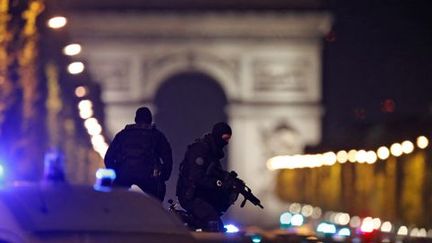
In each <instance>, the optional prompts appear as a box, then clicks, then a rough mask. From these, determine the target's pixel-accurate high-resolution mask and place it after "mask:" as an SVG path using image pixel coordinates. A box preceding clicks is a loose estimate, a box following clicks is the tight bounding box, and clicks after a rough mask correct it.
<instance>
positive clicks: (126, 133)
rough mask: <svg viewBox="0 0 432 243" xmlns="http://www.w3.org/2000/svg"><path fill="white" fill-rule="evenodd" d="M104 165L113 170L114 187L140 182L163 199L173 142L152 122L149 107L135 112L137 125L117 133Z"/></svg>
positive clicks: (170, 168)
mask: <svg viewBox="0 0 432 243" xmlns="http://www.w3.org/2000/svg"><path fill="white" fill-rule="evenodd" d="M104 162H105V166H106V167H107V168H111V169H114V170H115V172H116V179H115V180H114V182H113V184H114V186H121V187H127V188H129V187H130V186H132V185H133V184H135V185H137V186H138V187H139V188H140V189H141V190H143V191H144V192H146V193H148V194H150V195H152V196H154V197H156V198H157V199H159V200H160V201H163V200H164V197H165V192H166V185H165V182H166V181H167V180H168V179H169V178H170V175H171V170H172V164H173V161H172V151H171V145H170V143H169V142H168V140H167V138H166V137H165V135H164V134H163V133H162V132H161V131H159V130H158V129H157V128H156V126H155V125H154V124H152V114H151V112H150V110H149V109H148V108H147V107H140V108H139V109H138V110H137V111H136V115H135V124H128V125H126V127H125V128H124V129H123V130H122V131H120V132H119V133H117V134H116V136H115V137H114V140H113V141H112V143H111V144H110V146H109V148H108V151H107V153H106V155H105V159H104Z"/></svg>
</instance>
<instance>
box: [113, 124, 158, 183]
mask: <svg viewBox="0 0 432 243" xmlns="http://www.w3.org/2000/svg"><path fill="white" fill-rule="evenodd" d="M120 161H121V162H120V167H119V174H120V176H127V177H129V178H131V179H137V180H142V179H149V178H152V177H154V176H155V175H154V171H155V169H156V168H159V167H160V162H159V159H158V157H157V155H156V134H155V131H154V129H151V128H150V129H148V128H140V127H132V128H126V129H125V131H124V134H123V136H122V141H121V145H120Z"/></svg>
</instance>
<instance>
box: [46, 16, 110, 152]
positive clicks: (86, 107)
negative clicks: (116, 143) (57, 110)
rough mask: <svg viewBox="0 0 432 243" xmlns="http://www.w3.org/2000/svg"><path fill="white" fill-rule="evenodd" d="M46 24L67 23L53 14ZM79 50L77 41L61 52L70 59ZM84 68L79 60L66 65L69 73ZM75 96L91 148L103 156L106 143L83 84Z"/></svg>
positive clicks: (54, 26) (77, 89) (59, 24)
mask: <svg viewBox="0 0 432 243" xmlns="http://www.w3.org/2000/svg"><path fill="white" fill-rule="evenodd" d="M47 25H48V27H49V28H51V29H55V30H57V29H61V28H64V27H65V26H66V25H67V19H66V18H65V17H63V16H54V17H52V18H50V19H49V20H48V22H47ZM81 51H82V47H81V45H80V44H78V43H70V44H68V45H66V46H65V47H64V48H63V54H64V55H66V56H69V57H70V58H71V59H74V58H76V57H77V55H78V54H80V53H81ZM84 70H85V65H84V63H83V62H81V61H76V60H74V61H72V62H70V63H69V64H68V66H67V71H68V72H69V73H70V74H71V75H79V74H81V73H82V72H83V71H84ZM75 96H76V97H77V98H78V99H80V101H79V102H78V110H79V116H80V117H81V119H82V121H83V124H84V127H85V128H86V129H87V133H88V134H89V136H90V140H91V144H92V146H93V149H94V150H95V151H96V152H97V153H98V154H99V155H100V156H101V157H102V158H103V157H104V156H105V153H106V151H107V149H108V143H107V142H106V139H105V137H104V136H103V128H102V126H101V124H100V123H99V120H98V119H97V118H96V117H95V116H94V111H93V102H92V101H91V100H90V99H89V98H88V88H87V87H85V86H78V87H76V88H75Z"/></svg>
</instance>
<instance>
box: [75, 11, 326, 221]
mask: <svg viewBox="0 0 432 243" xmlns="http://www.w3.org/2000/svg"><path fill="white" fill-rule="evenodd" d="M71 17H72V18H71V28H72V35H73V38H74V39H76V40H77V41H79V42H80V43H82V45H83V47H84V48H85V50H86V51H85V53H84V55H85V59H86V60H87V62H88V67H89V68H90V72H91V73H92V74H93V75H94V77H95V79H96V80H99V81H100V82H101V84H102V86H103V87H104V89H103V94H102V96H103V99H104V102H105V104H106V110H105V113H106V122H107V125H108V128H109V130H110V132H111V133H112V134H114V133H116V132H117V131H119V130H120V129H122V128H123V127H124V125H125V124H126V123H128V122H130V121H131V117H133V114H134V112H135V109H136V107H138V106H140V105H143V103H146V104H147V105H152V104H153V102H154V98H155V94H156V93H157V91H158V89H159V87H160V85H161V84H162V83H164V82H165V81H166V80H167V79H168V78H170V77H172V76H173V75H176V74H178V73H182V72H190V71H192V72H194V71H195V72H197V71H198V72H201V73H204V74H206V75H208V76H210V77H212V78H213V79H214V80H215V81H216V82H218V84H219V85H220V86H221V87H222V89H223V91H224V92H225V95H226V97H227V100H228V104H227V107H226V112H227V116H228V122H229V124H231V125H232V128H233V131H235V136H233V139H232V142H231V143H230V147H229V162H228V164H229V167H230V169H233V170H236V171H237V172H238V174H239V175H241V177H242V178H243V179H244V180H245V181H246V182H247V183H248V184H249V186H250V187H251V188H252V189H253V193H254V194H255V195H257V196H258V197H259V198H260V199H262V204H263V205H264V207H265V210H260V209H256V208H254V207H253V206H250V205H249V206H247V207H246V210H245V209H238V207H234V208H235V209H234V210H231V211H230V212H231V215H232V216H235V218H236V220H239V219H241V220H244V222H254V223H255V224H257V223H258V224H261V225H271V224H274V223H276V222H278V219H277V218H278V217H279V214H280V212H281V211H283V210H286V208H284V205H283V203H282V202H281V201H279V199H278V198H277V196H276V195H275V193H274V190H275V189H274V188H275V178H276V176H275V175H276V174H275V173H276V172H271V171H269V170H267V168H266V160H267V159H268V158H270V157H271V156H273V155H276V154H292V153H301V152H302V151H303V149H304V147H305V146H306V145H315V144H317V143H319V142H320V137H321V116H322V107H321V93H322V92H321V41H322V36H323V35H324V34H325V33H326V32H327V31H328V30H329V27H330V24H331V17H330V16H329V15H327V14H325V13H322V12H321V13H319V12H301V13H297V12H285V13H281V12H278V13H276V12H274V13H273V12H244V13H230V12H222V13H221V12H206V13H195V14H192V13H189V14H179V13H175V12H164V13H149V12H145V13H138V12H135V13H134V12H132V13H121V12H110V13H102V14H97V13H92V12H89V13H78V12H77V13H76V14H74V15H73V16H71ZM154 108H155V110H156V111H157V107H154ZM234 161H235V163H233V162H234ZM174 177H175V178H176V175H175V176H174ZM237 209H238V210H237ZM258 219H259V220H258Z"/></svg>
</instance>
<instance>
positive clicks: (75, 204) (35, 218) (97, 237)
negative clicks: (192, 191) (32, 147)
mask: <svg viewBox="0 0 432 243" xmlns="http://www.w3.org/2000/svg"><path fill="white" fill-rule="evenodd" d="M21 242H38V243H39V242H40V243H42V242H43V243H49V242H65V243H67V242H86V243H87V242H89V243H90V242H104V243H105V242H113V243H114V242H115V243H118V242H122V243H123V242H148V243H151V242H176V243H182V242H196V240H195V239H194V237H193V236H192V234H191V233H190V232H189V231H188V230H187V229H186V228H185V227H184V226H183V224H182V223H181V222H180V220H178V219H177V218H176V217H175V216H174V215H172V214H170V213H169V212H168V211H167V210H165V209H164V208H163V207H162V206H161V204H160V203H159V202H158V201H156V200H155V199H153V198H151V197H149V196H147V195H145V194H143V193H138V192H132V191H127V190H122V189H109V188H106V190H95V189H94V188H92V187H90V186H77V185H69V184H67V183H42V184H27V185H20V186H10V187H6V188H3V189H0V243H21Z"/></svg>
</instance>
